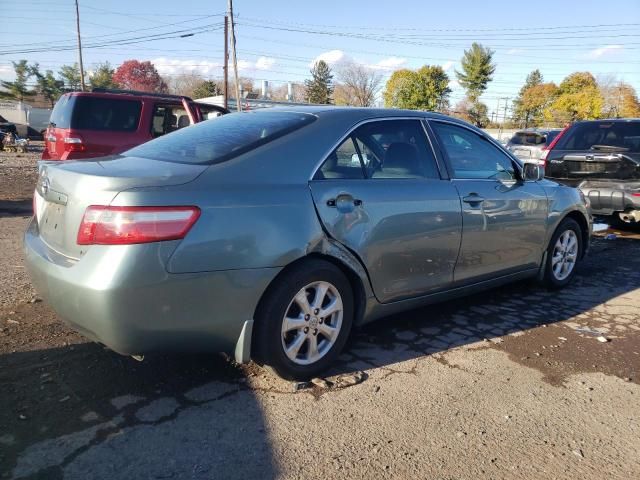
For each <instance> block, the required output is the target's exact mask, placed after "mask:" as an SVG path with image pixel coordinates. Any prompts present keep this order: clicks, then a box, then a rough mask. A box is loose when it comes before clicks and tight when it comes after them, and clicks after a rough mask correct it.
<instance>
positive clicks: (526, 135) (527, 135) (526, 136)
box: [510, 132, 545, 146]
mask: <svg viewBox="0 0 640 480" xmlns="http://www.w3.org/2000/svg"><path fill="white" fill-rule="evenodd" d="M544 142H545V137H544V135H540V134H539V133H532V132H518V133H516V134H515V135H514V136H513V138H512V139H511V140H510V143H511V145H527V146H533V145H542V144H543V143H544Z"/></svg>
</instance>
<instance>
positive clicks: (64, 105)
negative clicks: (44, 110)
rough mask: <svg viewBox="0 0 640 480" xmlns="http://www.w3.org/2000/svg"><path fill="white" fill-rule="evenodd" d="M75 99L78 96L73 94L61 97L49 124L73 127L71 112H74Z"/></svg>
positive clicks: (57, 126) (58, 126) (59, 126)
mask: <svg viewBox="0 0 640 480" xmlns="http://www.w3.org/2000/svg"><path fill="white" fill-rule="evenodd" d="M75 99H76V97H74V96H71V95H63V96H62V97H60V100H58V101H57V102H56V105H55V107H53V111H52V112H51V118H50V119H49V125H51V126H52V127H56V128H71V113H72V112H73V104H74V102H75Z"/></svg>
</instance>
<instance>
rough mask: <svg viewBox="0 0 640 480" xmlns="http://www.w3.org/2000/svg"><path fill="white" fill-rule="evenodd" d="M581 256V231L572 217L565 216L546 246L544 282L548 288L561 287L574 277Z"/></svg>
mask: <svg viewBox="0 0 640 480" xmlns="http://www.w3.org/2000/svg"><path fill="white" fill-rule="evenodd" d="M581 258H582V232H581V230H580V225H578V223H577V222H576V221H575V220H573V219H572V218H565V219H564V220H563V221H562V222H560V225H559V226H558V228H557V229H556V231H555V232H554V234H553V236H552V237H551V242H549V247H548V248H547V260H546V262H547V263H546V265H545V267H546V268H545V275H544V283H545V285H546V286H547V287H549V288H562V287H564V286H565V285H567V284H568V283H569V282H570V281H571V280H572V279H573V277H574V275H575V271H576V265H577V264H578V262H579V261H580V259H581Z"/></svg>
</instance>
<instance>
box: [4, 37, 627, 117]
mask: <svg viewBox="0 0 640 480" xmlns="http://www.w3.org/2000/svg"><path fill="white" fill-rule="evenodd" d="M493 55H494V51H493V50H491V49H490V48H487V47H484V46H483V45H481V44H479V43H475V42H474V43H473V44H472V45H471V47H470V48H469V49H468V50H465V51H464V53H463V56H462V58H461V60H460V64H461V69H460V71H458V70H455V71H454V75H455V79H456V80H457V81H458V83H459V85H460V86H461V87H462V88H463V89H464V91H465V96H464V98H463V99H462V100H461V101H460V102H458V103H457V104H455V105H451V100H450V95H451V92H452V90H451V87H450V86H451V79H450V77H449V75H448V74H447V72H446V71H445V70H444V69H443V68H442V67H441V66H439V65H424V66H423V67H421V68H418V69H416V70H411V69H406V68H405V69H399V70H396V71H394V72H393V73H392V74H391V76H390V77H389V79H388V80H387V82H386V84H385V83H384V82H383V76H382V74H381V73H380V71H379V70H376V69H374V68H370V67H367V66H365V65H360V64H357V63H355V62H344V63H342V64H340V65H338V66H336V67H335V71H334V70H332V69H331V68H330V67H329V65H328V64H327V63H326V62H324V61H323V60H319V61H318V62H316V63H315V64H314V65H313V67H312V69H311V71H310V78H308V79H307V80H305V82H304V84H294V85H293V92H292V94H293V98H289V95H288V94H289V91H288V87H287V85H282V86H280V87H277V88H271V90H270V92H269V96H270V98H271V99H272V100H290V101H294V102H308V103H314V104H335V105H346V106H359V107H371V106H374V105H377V104H379V102H380V99H382V101H383V103H384V106H385V107H387V108H403V109H410V110H430V111H436V112H442V113H445V114H449V115H452V116H456V117H459V118H462V119H464V120H467V121H469V122H471V123H473V124H475V125H477V126H479V127H486V126H489V124H490V123H491V122H490V119H489V117H488V111H489V109H488V107H487V105H486V104H485V103H483V102H482V101H481V97H482V94H483V93H484V92H485V91H486V90H487V88H488V86H489V84H490V83H491V81H492V80H493V77H494V74H495V71H496V64H495V62H494V60H493ZM13 66H14V70H15V77H16V78H15V80H14V81H13V82H7V81H2V82H0V84H1V85H2V87H4V90H5V91H0V97H4V98H13V99H16V100H19V101H24V100H26V99H28V98H31V97H33V96H34V95H37V94H39V95H41V96H42V97H43V98H44V99H46V100H47V101H48V102H49V103H50V105H51V106H53V105H54V103H55V101H56V100H57V99H58V97H59V96H60V95H61V94H63V93H65V92H70V91H77V90H80V69H79V67H78V65H77V64H73V65H63V66H62V67H61V68H60V69H59V71H58V72H57V75H55V74H54V72H53V71H51V70H45V71H44V72H42V71H41V70H40V67H39V65H38V64H37V63H35V64H29V63H28V62H27V61H26V60H21V61H19V62H13ZM85 78H88V82H89V86H90V87H92V88H96V87H102V88H123V89H130V90H141V91H150V92H158V93H173V94H179V95H186V96H189V97H192V98H204V97H210V96H216V95H221V94H222V85H221V82H220V81H216V80H206V79H204V78H203V77H202V76H200V75H198V74H184V75H176V76H172V77H162V76H161V75H160V74H159V73H158V71H157V69H156V68H155V66H154V65H153V64H152V63H151V62H149V61H146V62H141V61H138V60H127V61H126V62H124V63H123V64H122V65H120V66H119V67H118V68H117V69H114V68H112V67H111V65H110V64H109V63H108V62H105V63H102V64H98V65H97V66H96V67H95V68H94V69H93V70H92V71H90V72H88V74H85ZM34 82H35V83H34ZM239 82H240V85H241V88H242V90H243V91H245V92H252V91H253V90H254V82H253V80H252V79H249V78H240V79H239ZM229 89H230V90H229V91H230V92H233V91H235V85H234V84H233V83H231V84H230V85H229ZM381 92H382V95H380V93H381ZM604 117H607V118H612V117H640V103H639V102H638V96H637V93H636V91H635V89H634V88H633V87H632V86H631V85H629V84H628V83H625V82H623V81H619V80H617V79H616V78H615V77H612V76H605V77H598V78H597V79H596V78H595V77H594V76H593V75H592V74H591V73H589V72H574V73H572V74H570V75H568V76H567V77H566V78H565V79H564V80H563V81H562V82H561V83H560V84H559V85H556V84H555V83H553V82H545V81H544V78H543V75H542V73H541V72H540V70H538V69H536V70H534V71H532V72H531V73H530V74H529V75H528V76H527V77H526V79H525V82H524V84H523V86H522V88H521V89H520V91H519V93H518V96H517V98H516V99H515V100H514V101H513V104H512V112H511V117H510V118H509V119H506V118H505V121H504V122H503V124H502V125H503V126H509V127H518V128H520V127H524V128H527V127H536V126H541V125H548V126H551V125H554V126H559V125H563V124H566V123H568V122H572V121H576V120H587V119H595V118H604Z"/></svg>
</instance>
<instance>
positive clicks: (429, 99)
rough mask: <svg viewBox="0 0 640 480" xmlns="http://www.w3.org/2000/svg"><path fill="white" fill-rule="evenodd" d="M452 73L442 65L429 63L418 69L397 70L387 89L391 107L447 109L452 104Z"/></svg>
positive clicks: (388, 82) (385, 97)
mask: <svg viewBox="0 0 640 480" xmlns="http://www.w3.org/2000/svg"><path fill="white" fill-rule="evenodd" d="M450 93H451V89H450V88H449V76H448V75H447V74H446V73H445V71H444V70H443V69H442V67H440V66H437V65H425V66H423V67H422V68H420V69H418V70H415V71H414V70H407V69H402V70H396V71H395V72H393V74H392V75H391V77H390V78H389V80H388V81H387V85H386V88H385V92H384V104H385V106H386V107H388V108H407V109H410V110H432V111H443V110H445V109H446V107H447V106H448V104H449V94H450Z"/></svg>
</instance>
